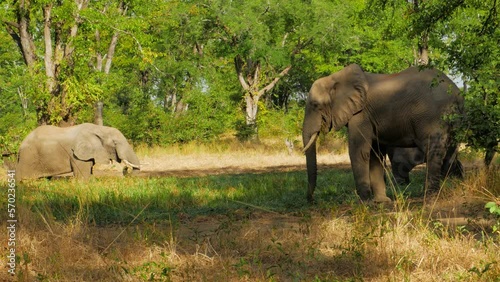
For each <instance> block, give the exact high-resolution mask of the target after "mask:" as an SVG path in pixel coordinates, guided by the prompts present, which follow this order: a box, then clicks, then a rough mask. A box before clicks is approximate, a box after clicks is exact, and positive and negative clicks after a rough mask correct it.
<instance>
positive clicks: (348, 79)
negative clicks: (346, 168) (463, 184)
mask: <svg viewBox="0 0 500 282" xmlns="http://www.w3.org/2000/svg"><path fill="white" fill-rule="evenodd" d="M459 93H460V90H459V89H458V88H457V86H456V85H455V84H454V83H453V82H452V81H451V80H450V79H449V78H448V77H447V76H446V75H445V74H443V73H442V72H440V71H437V70H435V69H420V68H418V67H412V68H408V69H406V70H404V71H402V72H400V73H396V74H373V73H365V72H364V71H363V70H362V69H361V68H360V67H359V66H358V65H355V64H353V65H350V66H347V67H345V68H344V69H342V70H340V71H338V72H336V73H333V74H331V75H329V76H326V77H323V78H320V79H318V80H316V81H315V82H314V84H313V85H312V87H311V90H310V91H309V95H308V97H307V102H306V109H305V117H304V124H303V129H302V138H303V142H304V151H305V154H306V162H307V175H308V185H309V187H308V192H307V199H308V200H309V201H310V202H312V201H313V193H314V189H315V188H316V178H317V164H316V139H317V137H318V134H319V133H320V131H324V132H329V131H330V130H331V129H334V130H339V129H340V128H342V127H343V126H346V125H347V132H348V135H349V141H348V146H349V157H350V159H351V167H352V171H353V174H354V180H355V183H356V191H357V193H358V195H359V197H360V198H361V199H362V200H363V201H364V200H368V199H369V198H370V196H371V195H372V194H373V200H374V201H376V202H385V201H391V200H390V199H389V198H388V197H387V196H386V189H385V182H384V168H383V163H382V160H383V159H384V156H385V154H386V148H387V146H394V147H418V148H419V149H420V150H421V151H423V152H428V157H427V168H428V171H429V173H428V182H427V183H429V188H430V189H432V190H437V189H439V185H440V180H441V177H440V176H441V166H442V165H443V163H445V164H451V163H452V162H454V161H455V158H456V147H457V146H456V144H453V142H452V138H451V134H450V132H451V129H452V128H453V124H452V122H451V120H452V119H449V118H448V119H447V118H443V117H444V116H445V115H449V114H454V113H460V112H462V111H463V97H461V96H460V95H459Z"/></svg>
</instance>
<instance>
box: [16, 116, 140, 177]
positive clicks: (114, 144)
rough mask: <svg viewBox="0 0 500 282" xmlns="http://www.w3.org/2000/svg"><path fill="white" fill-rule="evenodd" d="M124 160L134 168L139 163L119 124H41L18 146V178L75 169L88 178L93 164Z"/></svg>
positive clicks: (78, 175) (76, 173)
mask: <svg viewBox="0 0 500 282" xmlns="http://www.w3.org/2000/svg"><path fill="white" fill-rule="evenodd" d="M112 160H113V161H117V162H123V163H125V164H126V165H128V166H131V167H133V168H134V169H139V167H140V163H139V158H137V156H136V154H135V152H134V150H133V149H132V147H131V146H130V144H129V143H128V142H127V139H126V138H125V136H123V134H122V133H121V132H120V131H119V130H118V129H116V128H113V127H108V126H100V125H95V124H91V123H84V124H80V125H75V126H71V127H56V126H52V125H42V126H40V127H38V128H36V129H35V130H33V131H32V132H31V133H30V134H28V136H26V138H25V139H24V140H23V142H22V143H21V146H20V147H19V155H18V162H17V167H16V178H17V179H18V180H23V179H30V178H40V177H52V176H57V175H62V174H66V173H71V172H72V173H73V175H74V176H75V177H79V178H88V177H89V176H90V175H91V174H92V167H93V165H94V164H109V163H110V161H112Z"/></svg>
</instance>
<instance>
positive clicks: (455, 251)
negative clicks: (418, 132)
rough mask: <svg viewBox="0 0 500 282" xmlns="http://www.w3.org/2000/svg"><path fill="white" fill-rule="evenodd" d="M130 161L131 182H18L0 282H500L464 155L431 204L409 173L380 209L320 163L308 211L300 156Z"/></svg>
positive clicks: (160, 156) (482, 197)
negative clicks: (10, 260)
mask: <svg viewBox="0 0 500 282" xmlns="http://www.w3.org/2000/svg"><path fill="white" fill-rule="evenodd" d="M138 154H139V155H140V159H141V162H142V163H143V169H142V170H141V172H140V173H138V174H136V175H132V176H127V177H114V176H108V177H101V178H99V179H93V180H91V181H88V182H85V183H82V182H79V181H77V180H74V179H58V180H52V181H48V180H37V181H30V182H27V183H21V184H18V185H17V188H16V189H17V191H16V213H17V220H18V224H17V226H16V235H15V236H16V237H15V240H16V250H15V253H16V255H17V260H16V275H14V276H12V275H9V274H8V272H7V271H8V269H9V266H8V265H7V260H6V257H7V255H8V254H9V248H8V236H9V234H8V233H7V232H2V233H1V234H0V240H1V242H3V243H2V244H3V246H2V247H3V248H2V257H3V258H4V259H2V260H1V261H0V266H1V269H2V271H1V272H0V281H500V278H499V277H500V249H499V244H500V240H499V237H498V235H500V234H499V231H498V228H500V224H499V219H498V217H495V216H494V215H492V214H490V213H489V212H488V210H486V209H485V208H484V205H485V203H486V202H488V201H494V200H497V201H498V200H499V199H500V173H499V170H498V167H493V168H490V169H484V168H480V162H479V161H477V160H475V159H470V160H468V161H467V162H466V164H467V165H466V167H467V175H466V179H465V180H463V181H458V180H453V179H450V180H447V182H446V183H445V184H444V185H443V189H442V190H441V192H440V193H439V194H438V195H426V194H425V193H423V192H422V191H421V189H419V187H421V186H422V184H423V182H424V181H423V179H424V178H425V177H424V175H425V169H424V168H425V167H420V168H419V169H417V171H416V172H414V173H413V174H412V179H414V182H415V183H414V184H413V183H412V185H410V186H409V187H394V186H393V185H388V186H389V190H390V191H389V194H391V196H392V197H393V198H394V199H395V201H394V202H393V203H392V204H388V205H373V204H368V205H365V204H360V203H359V201H358V200H357V198H356V197H355V196H354V193H353V189H354V184H353V181H352V174H351V170H350V165H349V160H348V157H347V156H346V154H332V153H323V154H320V156H319V159H318V161H319V163H320V172H319V179H318V191H316V192H317V193H316V194H315V196H316V200H317V203H316V204H315V205H312V206H311V205H309V204H308V203H307V202H306V201H305V199H304V198H305V189H306V184H307V180H306V174H305V158H304V157H303V155H301V154H300V152H291V153H289V152H287V151H285V150H283V151H274V152H271V153H270V152H268V151H265V150H240V149H239V150H232V151H230V152H229V153H228V152H227V151H219V152H217V151H216V152H213V151H212V152H205V151H196V150H193V149H192V148H191V149H190V150H189V152H186V151H183V149H178V150H169V151H164V150H162V149H141V150H139V153H138ZM2 174H3V175H4V176H2V180H1V182H0V183H1V184H2V185H4V186H6V185H7V184H8V183H7V178H6V177H5V175H6V172H4V171H2ZM6 197H7V196H5V194H4V198H5V199H2V201H0V203H1V204H2V206H5V207H7V204H8V203H7V202H8V200H7V198H6ZM0 219H1V221H2V229H3V230H6V227H7V219H8V215H7V211H6V209H2V214H1V215H0Z"/></svg>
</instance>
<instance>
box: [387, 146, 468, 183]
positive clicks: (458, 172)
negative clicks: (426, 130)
mask: <svg viewBox="0 0 500 282" xmlns="http://www.w3.org/2000/svg"><path fill="white" fill-rule="evenodd" d="M387 155H388V157H389V160H390V161H391V170H392V176H393V177H394V179H395V180H396V183H397V184H399V185H408V184H410V171H411V170H412V169H413V168H414V167H416V166H417V165H419V164H423V163H425V162H426V160H425V154H424V152H422V151H421V150H420V149H419V148H418V147H413V148H400V147H391V146H388V147H387ZM448 175H449V176H454V177H458V178H463V166H462V163H461V162H460V161H459V160H458V159H457V160H456V161H455V162H453V163H452V164H451V166H448V164H447V163H443V165H442V166H441V176H442V177H446V176H448Z"/></svg>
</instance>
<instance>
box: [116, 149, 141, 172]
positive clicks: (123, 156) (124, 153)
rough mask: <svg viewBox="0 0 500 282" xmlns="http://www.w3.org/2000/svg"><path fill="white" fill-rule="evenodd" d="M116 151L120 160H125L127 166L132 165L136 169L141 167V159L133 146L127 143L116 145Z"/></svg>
mask: <svg viewBox="0 0 500 282" xmlns="http://www.w3.org/2000/svg"><path fill="white" fill-rule="evenodd" d="M116 153H117V155H118V158H119V159H120V161H122V162H124V163H125V164H126V165H127V166H130V167H132V168H134V169H140V165H141V163H140V161H139V158H138V157H137V155H136V154H135V152H134V150H133V149H132V147H131V146H130V145H129V144H128V143H126V144H121V145H119V146H118V145H117V146H116Z"/></svg>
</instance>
